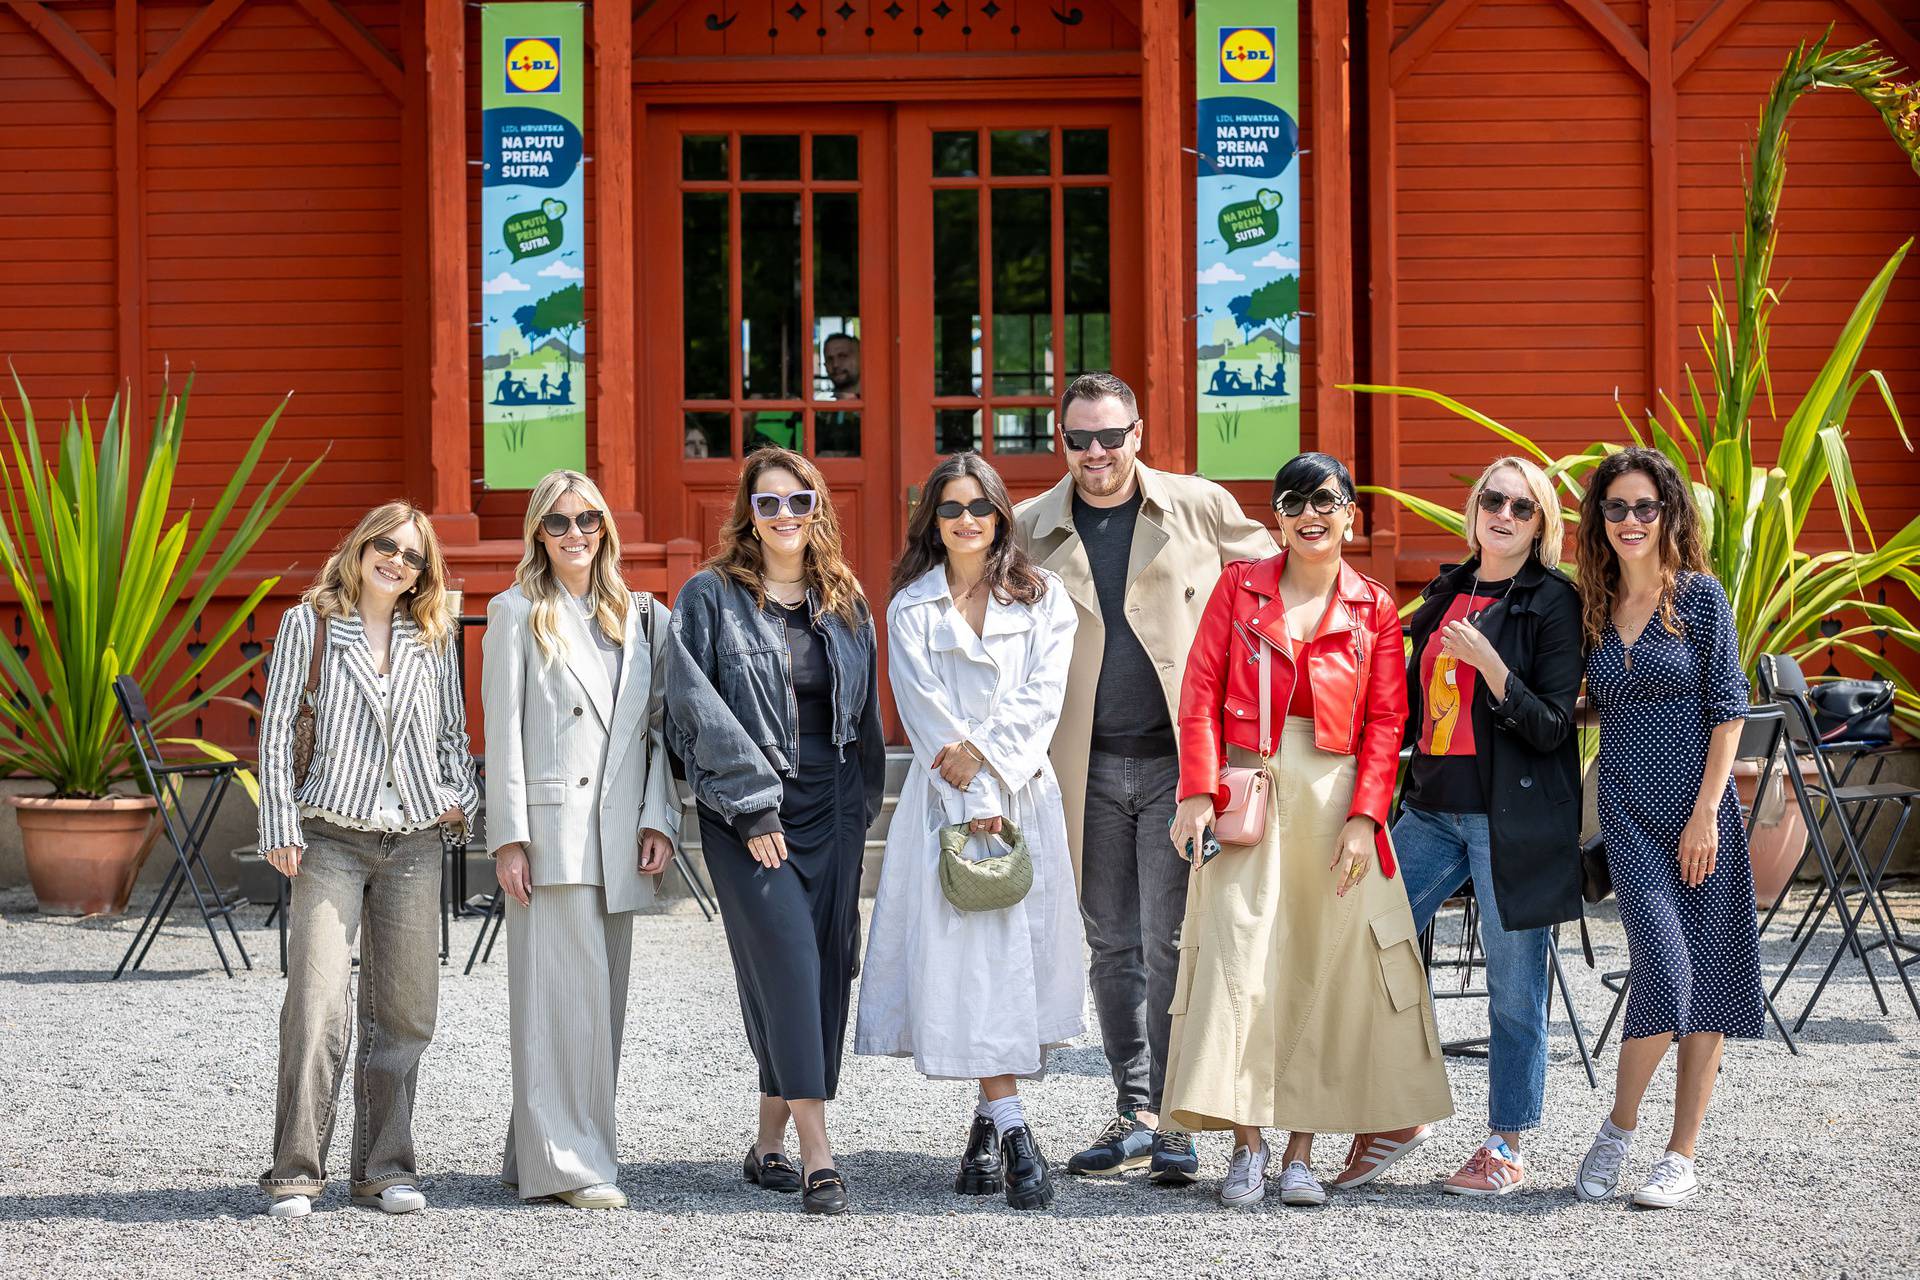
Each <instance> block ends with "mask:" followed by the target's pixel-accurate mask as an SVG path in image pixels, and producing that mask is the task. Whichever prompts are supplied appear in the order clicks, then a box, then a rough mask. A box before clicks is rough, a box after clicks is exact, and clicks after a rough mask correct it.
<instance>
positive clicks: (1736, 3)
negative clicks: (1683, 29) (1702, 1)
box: [1648, 0, 1753, 84]
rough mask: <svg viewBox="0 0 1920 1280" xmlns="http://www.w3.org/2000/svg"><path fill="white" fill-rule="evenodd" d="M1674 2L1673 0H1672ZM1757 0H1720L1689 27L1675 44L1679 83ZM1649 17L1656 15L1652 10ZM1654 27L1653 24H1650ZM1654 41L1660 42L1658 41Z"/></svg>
mask: <svg viewBox="0 0 1920 1280" xmlns="http://www.w3.org/2000/svg"><path fill="white" fill-rule="evenodd" d="M1668 2H1669V3H1670V2H1671V0H1668ZM1752 4H1753V0H1720V2H1719V3H1718V4H1716V5H1714V6H1713V8H1711V9H1709V10H1707V12H1706V15H1705V16H1704V17H1702V18H1701V19H1700V21H1698V22H1696V23H1694V24H1693V26H1692V27H1691V28H1689V29H1688V31H1687V34H1686V35H1684V36H1682V37H1681V39H1680V42H1679V43H1678V44H1676V45H1674V47H1673V80H1672V83H1674V84H1678V83H1679V82H1680V81H1681V79H1682V78H1684V77H1685V76H1686V74H1687V72H1689V71H1691V70H1693V64H1694V63H1696V62H1698V61H1700V59H1701V58H1702V57H1704V56H1705V55H1706V53H1707V51H1708V50H1709V49H1711V48H1713V47H1714V46H1715V45H1717V44H1719V43H1720V41H1721V40H1722V39H1723V38H1724V37H1725V36H1726V34H1727V32H1729V31H1731V30H1733V27H1734V24H1735V23H1737V22H1739V21H1740V18H1741V16H1742V15H1744V14H1745V13H1746V11H1747V9H1748V8H1749V7H1750V6H1751V5H1752ZM1648 16H1649V17H1651V16H1652V14H1651V10H1649V15H1648ZM1649 30H1651V28H1649ZM1652 43H1655V44H1657V43H1658V41H1654V42H1652Z"/></svg>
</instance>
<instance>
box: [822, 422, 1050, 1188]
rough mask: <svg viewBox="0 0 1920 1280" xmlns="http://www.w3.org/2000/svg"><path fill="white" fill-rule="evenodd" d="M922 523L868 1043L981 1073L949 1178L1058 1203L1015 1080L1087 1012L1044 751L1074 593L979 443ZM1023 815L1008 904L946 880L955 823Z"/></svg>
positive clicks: (962, 457)
mask: <svg viewBox="0 0 1920 1280" xmlns="http://www.w3.org/2000/svg"><path fill="white" fill-rule="evenodd" d="M924 492H925V493H926V495H927V496H926V500H925V501H923V502H922V503H920V505H919V506H917V507H916V508H914V513H913V518H912V519H911V520H910V521H909V522H908V525H907V547H906V550H905V551H904V552H903V553H902V554H901V556H900V560H899V562H898V563H897V564H895V566H894V570H893V603H892V604H891V605H890V606H888V609H887V634H888V639H889V641H890V648H889V651H888V652H889V655H890V656H889V659H888V665H887V670H888V675H889V676H890V677H891V679H892V682H893V697H894V705H895V706H897V707H898V708H899V710H900V720H901V723H902V724H903V725H904V726H905V728H906V731H907V738H908V740H909V741H910V742H911V743H912V744H913V751H914V759H913V766H912V768H911V770H910V771H909V772H908V775H907V780H906V783H905V785H904V787H903V788H902V790H901V793H900V806H899V808H897V809H896V810H895V811H894V815H893V821H892V822H891V823H890V824H889V825H888V828H887V856H886V860H885V861H884V862H883V863H882V864H881V872H880V893H879V896H878V897H877V898H876V899H875V900H874V904H873V933H872V938H871V941H870V942H869V944H868V947H867V960H866V963H865V964H864V965H863V966H862V967H861V979H860V1018H859V1023H858V1025H857V1026H856V1028H855V1031H854V1052H856V1053H869V1054H885V1055H890V1056H893V1057H902V1058H904V1057H911V1058H912V1059H913V1060H914V1065H915V1066H916V1067H918V1068H919V1069H920V1071H921V1073H922V1074H923V1075H926V1076H928V1077H930V1078H933V1079H939V1080H974V1081H978V1082H979V1099H980V1100H979V1104H978V1106H977V1107H976V1108H975V1113H974V1119H973V1122H972V1128H971V1130H970V1131H969V1134H968V1137H967V1142H966V1151H965V1154H964V1155H963V1156H962V1157H961V1161H960V1172H959V1175H958V1177H957V1178H956V1179H955V1182H954V1190H955V1191H956V1192H958V1193H959V1194H961V1195H993V1194H996V1193H998V1192H1000V1191H1002V1190H1004V1191H1005V1193H1006V1198H1007V1203H1008V1204H1009V1205H1011V1206H1013V1207H1014V1208H1016V1209H1044V1208H1046V1207H1047V1206H1048V1205H1050V1204H1052V1203H1053V1178H1052V1173H1051V1170H1050V1169H1049V1167H1048V1164H1047V1161H1046V1158H1045V1156H1043V1155H1042V1154H1041V1152H1040V1147H1039V1144H1038V1142H1037V1141H1036V1140H1035V1139H1034V1136H1033V1129H1032V1126H1031V1125H1030V1124H1029V1123H1028V1120H1027V1116H1026V1112H1025V1109H1024V1107H1023V1105H1022V1103H1021V1098H1020V1081H1021V1080H1023V1079H1038V1078H1039V1077H1040V1076H1041V1075H1043V1074H1044V1073H1045V1071H1046V1066H1047V1053H1048V1051H1049V1050H1051V1049H1053V1048H1057V1047H1059V1046H1060V1045H1063V1044H1065V1043H1066V1042H1067V1041H1070V1040H1072V1039H1073V1038H1074V1037H1075V1036H1077V1035H1079V1034H1080V1032H1081V1031H1082V1030H1083V1029H1084V1022H1083V1018H1084V1014H1083V1006H1084V1005H1085V1002H1086V988H1085V985H1084V982H1083V978H1082V972H1081V958H1080V956H1081V952H1080V948H1081V933H1080V917H1079V913H1078V911H1077V910H1076V909H1075V895H1074V891H1073V857H1072V854H1071V853H1070V852H1069V851H1068V849H1067V828H1066V819H1065V816H1064V814H1063V813H1062V810H1061V803H1060V785H1059V783H1058V782H1057V781H1056V780H1055V778H1054V775H1053V766H1052V765H1051V764H1050V763H1049V762H1048V760H1047V748H1048V747H1049V746H1050V745H1051V744H1052V742H1053V731H1054V726H1055V725H1056V724H1058V722H1059V719H1060V704H1061V700H1062V695H1063V694H1064V693H1065V692H1066V683H1067V668H1068V665H1069V663H1070V661H1071V659H1072V657H1073V630H1074V609H1073V601H1072V600H1070V599H1068V598H1067V593H1066V592H1065V591H1064V590H1062V589H1061V586H1060V580H1059V579H1058V578H1056V577H1055V576H1054V575H1053V574H1051V573H1048V572H1046V571H1045V570H1042V569H1036V568H1035V567H1034V566H1033V564H1032V562H1031V561H1029V560H1028V559H1027V556H1026V553H1025V552H1023V551H1021V550H1020V548H1019V546H1018V544H1017V543H1016V542H1015V541H1014V537H1013V503H1012V502H1011V501H1010V500H1009V499H1008V498H1007V489H1006V485H1004V484H1003V483H1001V480H1000V477H999V475H998V474H997V473H996V472H995V471H994V470H993V468H992V467H991V466H989V465H988V464H987V462H986V460H985V459H983V458H982V457H981V456H980V455H979V454H977V453H962V454H956V455H955V456H953V457H950V458H947V459H945V460H943V461H942V462H940V463H939V464H938V465H937V466H935V467H934V469H933V473H932V474H931V475H929V476H928V477H927V482H926V486H925V489H924ZM1008 822H1011V823H1013V824H1014V827H1015V829H1016V830H1017V831H1018V832H1020V833H1021V835H1022V836H1023V837H1024V838H1025V840H1026V843H1027V848H1028V851H1029V856H1030V858H1031V860H1032V867H1033V886H1032V888H1030V889H1029V890H1028V891H1027V895H1026V897H1024V898H1022V899H1021V900H1020V901H1019V902H1016V903H1014V904H1013V905H1012V906H1010V907H1005V908H1002V909H1000V910H996V911H961V910H958V909H956V908H955V907H954V906H953V905H952V904H951V903H949V902H948V901H947V900H946V898H945V896H944V895H943V892H942V890H941V887H940V833H941V829H942V828H944V827H947V826H954V825H959V824H961V823H966V824H968V826H969V827H970V829H971V832H972V838H973V843H974V844H975V845H976V848H975V849H974V850H972V851H970V852H969V853H968V854H967V856H970V857H971V856H978V855H979V853H980V852H983V851H981V850H979V849H978V848H977V846H978V845H979V844H980V843H984V842H985V841H986V840H987V838H988V837H990V836H992V835H995V834H999V833H1000V832H1001V831H1002V829H1003V825H1004V824H1005V823H1008Z"/></svg>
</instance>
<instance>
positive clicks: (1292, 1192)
mask: <svg viewBox="0 0 1920 1280" xmlns="http://www.w3.org/2000/svg"><path fill="white" fill-rule="evenodd" d="M1326 1202H1327V1189H1326V1188H1325V1187H1323V1186H1321V1185H1320V1179H1318V1178H1316V1177H1314V1176H1313V1170H1311V1169H1309V1168H1308V1167H1307V1166H1306V1165H1305V1164H1304V1163H1303V1162H1301V1161H1299V1160H1295V1161H1294V1162H1293V1163H1292V1164H1290V1165H1288V1166H1287V1167H1286V1170H1285V1171H1284V1172H1283V1173H1281V1175H1280V1203H1281V1204H1290V1205H1294V1206H1296V1207H1310V1206H1313V1205H1322V1204H1325V1203H1326Z"/></svg>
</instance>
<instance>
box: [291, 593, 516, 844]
mask: <svg viewBox="0 0 1920 1280" xmlns="http://www.w3.org/2000/svg"><path fill="white" fill-rule="evenodd" d="M314 630H315V615H314V612H313V606H312V605H310V604H307V603H305V602H304V601H303V602H301V603H300V604H297V605H295V606H294V607H293V608H291V609H289V610H287V612H286V615H285V616H284V617H282V618H281V619H280V634H279V637H278V638H277V639H276V640H275V641H274V644H273V662H272V665H271V667H270V668H269V669H268V672H267V701H266V705H265V706H264V707H263V708H261V711H260V849H261V851H262V852H263V853H264V852H265V851H267V850H269V849H278V848H281V847H283V846H286V845H298V846H300V847H302V848H305V847H306V843H307V842H306V838H305V837H304V836H303V835H302V834H301V832H300V809H301V807H302V806H303V805H313V806H315V807H317V808H321V809H326V810H328V811H330V812H333V813H337V814H339V815H340V816H341V817H343V818H353V819H356V820H370V819H371V818H372V817H373V814H374V811H375V808H376V807H377V803H378V799H379V795H380V785H381V783H382V782H383V781H384V780H385V778H386V773H387V758H386V742H387V738H386V734H385V733H384V732H383V731H382V728H381V725H380V718H379V716H380V692H379V685H378V683H377V681H378V679H379V677H378V675H377V674H376V673H375V671H374V666H373V654H372V652H371V651H370V650H369V649H368V648H367V635H366V630H365V629H364V628H363V627H362V626H361V623H360V619H359V618H358V617H347V618H330V619H328V621H327V651H326V653H325V654H323V655H322V656H321V659H320V688H319V691H318V692H317V693H316V694H315V702H314V710H315V718H314V743H313V766H312V767H311V768H310V769H309V770H308V771H307V781H306V783H305V785H304V786H301V787H300V788H299V789H298V790H296V789H295V788H294V785H293V722H294V715H295V713H296V711H297V710H298V709H299V705H300V699H301V697H302V695H303V691H304V689H305V687H306V683H307V666H308V660H309V658H310V656H311V655H312V653H313V636H314ZM390 649H391V652H390V654H389V675H388V686H389V689H390V693H391V699H390V701H391V705H392V708H393V774H394V782H395V789H396V790H397V791H398V792H399V794H400V811H401V812H402V813H403V814H405V815H406V819H407V821H408V822H409V823H420V824H427V823H431V822H432V821H433V820H434V819H435V818H437V817H439V816H440V815H441V814H443V813H445V812H446V811H447V810H448V809H451V808H455V807H458V808H459V809H460V810H461V811H462V812H464V813H466V814H467V815H468V816H469V817H471V816H472V814H473V810H474V806H475V804H476V803H477V802H478V800H479V795H480V791H479V787H478V785H477V784H476V782H475V780H474V772H473V759H472V756H471V755H470V754H469V752H468V744H467V709H466V700H465V696H464V694H463V693H462V691H461V686H460V671H459V668H458V664H457V661H456V658H455V651H454V647H453V645H452V644H451V643H449V644H448V645H447V646H446V648H445V649H444V650H442V651H441V652H439V653H435V652H434V651H433V650H432V649H429V648H428V647H427V646H426V644H425V643H423V642H422V640H421V639H420V630H419V628H418V627H416V626H415V625H414V623H413V619H412V618H410V617H408V616H407V615H406V614H405V612H404V611H402V612H397V613H396V614H395V615H394V619H393V639H392V641H391V644H390Z"/></svg>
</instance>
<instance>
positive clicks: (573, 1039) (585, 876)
mask: <svg viewBox="0 0 1920 1280" xmlns="http://www.w3.org/2000/svg"><path fill="white" fill-rule="evenodd" d="M606 508H607V504H606V500H605V499H604V498H603V497H601V495H600V490H599V489H598V488H596V487H595V486H594V483H593V481H591V480H589V479H588V478H587V477H586V476H584V475H582V474H580V473H579V472H578V471H554V472H550V473H548V475H547V476H546V477H545V478H544V479H543V480H541V481H540V483H539V484H538V485H537V486H535V488H534V490H533V494H532V496H531V497H529V499H528V500H527V514H526V519H525V520H524V522H523V524H522V527H521V537H522V550H521V555H520V563H519V565H518V567H517V568H515V570H514V575H513V582H514V585H513V586H512V587H510V588H508V589H507V590H506V591H503V592H501V593H500V594H499V595H497V596H495V597H494V598H493V600H492V601H491V602H490V603H489V604H488V606H487V631H486V638H485V642H484V643H485V661H484V665H483V667H482V677H481V691H482V693H481V696H482V699H483V701H484V705H485V707H486V716H487V722H486V723H487V845H488V847H489V848H490V849H491V850H492V851H493V856H494V871H495V873H496V874H497V876H498V878H499V881H500V885H501V888H502V889H503V890H504V891H505V893H506V895H507V904H506V912H507V922H506V923H507V957H508V964H507V1009H508V1031H509V1043H510V1044H511V1046H512V1055H513V1107H512V1113H511V1118H510V1120H509V1122H508V1125H507V1145H506V1156H505V1162H504V1166H503V1171H502V1174H501V1177H502V1178H503V1180H505V1181H506V1182H507V1183H508V1184H510V1185H513V1186H515V1187H517V1188H518V1190H519V1192H520V1198H521V1199H523V1200H533V1199H538V1198H540V1197H542V1196H555V1197H558V1198H559V1199H560V1200H562V1201H564V1202H566V1203H567V1204H570V1205H572V1206H573V1207H574V1208H576V1209H617V1208H622V1207H624V1206H625V1205H626V1203H627V1198H626V1196H625V1194H624V1193H622V1192H621V1191H620V1189H619V1188H618V1187H617V1186H615V1185H614V1183H615V1182H616V1180H617V1179H618V1177H619V1171H620V1146H619V1140H618V1137H617V1136H616V1133H615V1128H614V1115H615V1106H614V1089H615V1086H616V1084H617V1082H618V1080H619V1075H620V1041H621V1034H622V1032H623V1030H624V1029H625V1026H626V1017H627V980H628V972H629V969H630V967H631V960H632V953H633V915H632V913H633V912H634V911H635V910H637V909H639V908H640V907H643V906H646V905H647V904H648V903H650V902H652V901H653V897H654V887H655V880H654V877H656V876H658V875H659V874H660V873H661V872H662V871H663V870H665V869H666V865H667V861H668V859H670V858H671V857H672V856H673V841H674V839H675V837H676V836H677V835H678V834H679V830H680V814H679V804H678V800H677V797H676V796H675V795H674V793H673V788H672V784H671V781H670V776H671V770H670V769H669V768H668V765H667V761H666V753H665V750H664V747H665V738H664V736H663V726H664V722H665V708H664V702H663V699H662V689H663V686H664V683H665V682H664V680H663V679H662V677H661V667H662V662H661V652H662V646H661V645H659V644H658V643H656V641H657V640H659V639H664V636H665V631H666V625H667V611H666V610H665V609H664V608H662V607H660V606H659V605H657V604H655V603H654V602H653V599H652V597H651V596H644V597H643V596H636V595H634V593H633V592H631V591H628V590H627V585H626V582H625V580H624V579H623V578H622V577H621V575H620V535H619V533H618V532H617V531H616V530H615V529H614V527H613V525H612V523H611V522H609V521H608V519H607V515H606Z"/></svg>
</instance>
